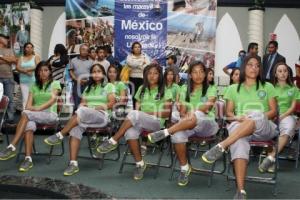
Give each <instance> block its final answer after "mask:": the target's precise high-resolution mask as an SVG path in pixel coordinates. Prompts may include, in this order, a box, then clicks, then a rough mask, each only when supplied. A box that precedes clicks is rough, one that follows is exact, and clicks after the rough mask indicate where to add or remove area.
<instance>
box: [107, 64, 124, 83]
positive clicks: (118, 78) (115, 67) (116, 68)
mask: <svg viewBox="0 0 300 200" xmlns="http://www.w3.org/2000/svg"><path fill="white" fill-rule="evenodd" d="M111 68H114V69H115V70H116V71H117V77H116V81H120V80H121V79H120V73H121V72H120V70H119V68H118V67H117V66H116V65H114V64H111V65H110V66H109V67H108V69H107V80H108V82H111V80H110V79H109V76H108V72H109V70H110V69H111Z"/></svg>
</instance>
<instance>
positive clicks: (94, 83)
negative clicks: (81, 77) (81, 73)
mask: <svg viewBox="0 0 300 200" xmlns="http://www.w3.org/2000/svg"><path fill="white" fill-rule="evenodd" d="M95 67H99V68H100V70H101V71H102V73H103V75H104V77H103V79H102V80H101V87H103V86H104V84H105V83H104V81H105V76H106V73H105V69H104V67H103V66H102V65H100V64H99V63H96V64H93V65H92V67H91V69H90V77H89V81H88V84H87V89H86V92H87V93H89V92H90V90H91V88H92V87H93V86H96V82H95V80H94V79H93V77H92V73H93V69H94V68H95Z"/></svg>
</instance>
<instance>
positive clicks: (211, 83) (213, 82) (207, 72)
mask: <svg viewBox="0 0 300 200" xmlns="http://www.w3.org/2000/svg"><path fill="white" fill-rule="evenodd" d="M209 72H212V73H213V76H215V72H214V70H213V69H212V68H207V69H206V77H208V74H209ZM208 84H209V85H214V84H215V80H214V78H213V80H211V81H209V82H208Z"/></svg>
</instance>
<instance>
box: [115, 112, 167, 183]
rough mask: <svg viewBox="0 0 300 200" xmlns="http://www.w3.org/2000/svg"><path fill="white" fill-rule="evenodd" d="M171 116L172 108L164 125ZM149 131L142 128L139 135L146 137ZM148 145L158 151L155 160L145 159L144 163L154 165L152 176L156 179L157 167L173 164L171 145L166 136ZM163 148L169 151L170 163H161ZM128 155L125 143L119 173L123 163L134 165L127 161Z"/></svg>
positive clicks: (121, 170) (127, 147)
mask: <svg viewBox="0 0 300 200" xmlns="http://www.w3.org/2000/svg"><path fill="white" fill-rule="evenodd" d="M171 116H172V110H171V112H170V115H169V117H168V119H167V120H166V122H165V127H169V126H170V123H171ZM163 129H164V128H163ZM149 133H150V132H149V131H147V130H143V131H142V133H141V137H147V135H148V134H149ZM141 137H140V138H141ZM150 147H152V148H156V149H158V151H159V155H158V159H157V161H156V162H147V161H145V162H146V164H147V167H154V169H155V173H154V177H153V178H154V179H156V178H157V175H158V173H159V168H160V167H164V168H171V167H172V165H173V156H172V152H171V151H172V145H171V141H170V137H167V138H165V139H163V140H161V141H159V142H157V143H155V144H151V146H150ZM165 150H168V151H169V153H170V154H169V155H170V164H167V165H162V164H161V161H162V157H163V155H164V152H165ZM128 155H130V148H129V145H128V144H126V150H125V152H124V154H123V158H122V162H121V166H120V169H119V174H121V173H122V172H123V168H124V165H135V164H136V163H135V162H129V161H127V157H128Z"/></svg>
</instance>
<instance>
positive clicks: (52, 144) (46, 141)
mask: <svg viewBox="0 0 300 200" xmlns="http://www.w3.org/2000/svg"><path fill="white" fill-rule="evenodd" d="M44 142H45V143H46V144H48V145H50V146H55V145H59V144H61V142H57V143H51V142H49V141H48V140H47V139H44Z"/></svg>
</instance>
